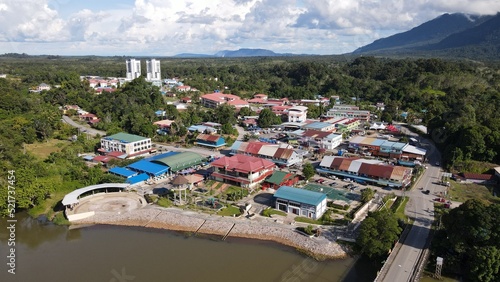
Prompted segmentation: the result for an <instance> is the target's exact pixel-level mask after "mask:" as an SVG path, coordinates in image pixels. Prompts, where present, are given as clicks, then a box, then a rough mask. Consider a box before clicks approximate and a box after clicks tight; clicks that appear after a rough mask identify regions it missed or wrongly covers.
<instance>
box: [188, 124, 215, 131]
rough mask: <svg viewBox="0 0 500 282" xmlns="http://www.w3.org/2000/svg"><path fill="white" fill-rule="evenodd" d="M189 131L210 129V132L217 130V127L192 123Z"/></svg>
mask: <svg viewBox="0 0 500 282" xmlns="http://www.w3.org/2000/svg"><path fill="white" fill-rule="evenodd" d="M188 130H189V131H198V132H205V130H208V131H210V132H216V131H217V129H215V128H213V127H211V126H206V125H191V126H190V127H188Z"/></svg>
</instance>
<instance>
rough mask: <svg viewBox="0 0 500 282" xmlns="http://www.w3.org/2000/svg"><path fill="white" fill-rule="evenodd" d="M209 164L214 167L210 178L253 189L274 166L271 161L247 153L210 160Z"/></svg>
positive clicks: (271, 171) (272, 170)
mask: <svg viewBox="0 0 500 282" xmlns="http://www.w3.org/2000/svg"><path fill="white" fill-rule="evenodd" d="M211 165H212V167H213V168H214V172H213V173H212V175H211V177H212V179H214V180H216V181H221V182H224V183H229V184H232V185H238V186H241V187H245V188H248V189H249V190H253V189H254V188H255V187H256V186H257V185H258V184H259V183H261V182H262V181H264V180H265V179H266V178H267V177H268V176H269V175H271V174H273V172H274V168H275V167H276V166H275V164H274V163H273V162H271V161H268V160H265V159H262V158H258V157H253V156H247V155H235V156H232V157H222V158H220V159H218V160H216V161H214V162H212V163H211Z"/></svg>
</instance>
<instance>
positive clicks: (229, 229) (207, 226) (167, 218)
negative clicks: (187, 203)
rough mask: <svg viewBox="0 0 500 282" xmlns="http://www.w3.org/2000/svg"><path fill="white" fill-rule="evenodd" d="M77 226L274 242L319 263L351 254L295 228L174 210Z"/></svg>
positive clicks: (101, 216) (103, 217) (99, 218)
mask: <svg viewBox="0 0 500 282" xmlns="http://www.w3.org/2000/svg"><path fill="white" fill-rule="evenodd" d="M73 224H110V225H123V226H140V227H146V228H158V229H167V230H174V231H182V232H189V233H193V234H195V233H201V234H209V235H217V236H221V239H222V238H224V237H225V236H227V237H239V238H249V239H258V240H269V241H274V242H277V243H280V244H283V245H286V246H290V247H293V248H296V249H297V250H299V251H301V252H304V253H306V254H308V255H310V256H311V257H314V258H315V259H317V260H325V259H341V258H345V257H347V252H346V250H345V249H344V247H342V246H341V245H339V244H338V243H336V242H333V241H330V240H328V239H327V238H325V237H319V238H309V237H307V236H304V235H302V234H299V233H297V232H296V231H294V227H293V226H286V225H283V224H279V223H269V222H262V221H256V220H248V219H246V218H228V217H220V216H215V215H207V214H202V213H197V212H193V211H184V210H179V209H174V208H169V209H164V208H157V207H147V208H143V209H138V210H132V211H128V212H125V213H121V214H117V213H104V212H103V213H96V215H94V216H93V217H90V218H86V219H82V220H78V221H75V222H73Z"/></svg>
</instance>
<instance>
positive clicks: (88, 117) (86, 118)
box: [78, 113, 100, 125]
mask: <svg viewBox="0 0 500 282" xmlns="http://www.w3.org/2000/svg"><path fill="white" fill-rule="evenodd" d="M78 117H79V118H80V119H81V120H84V121H86V122H87V123H88V124H91V125H92V124H96V123H98V122H99V121H100V120H99V118H98V117H97V116H96V115H94V114H91V113H87V114H82V115H79V116H78Z"/></svg>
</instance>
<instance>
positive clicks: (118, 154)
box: [106, 151, 125, 158]
mask: <svg viewBox="0 0 500 282" xmlns="http://www.w3.org/2000/svg"><path fill="white" fill-rule="evenodd" d="M123 155H125V153H123V152H120V151H113V152H109V153H107V154H106V156H109V157H115V158H118V157H120V156H123Z"/></svg>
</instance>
